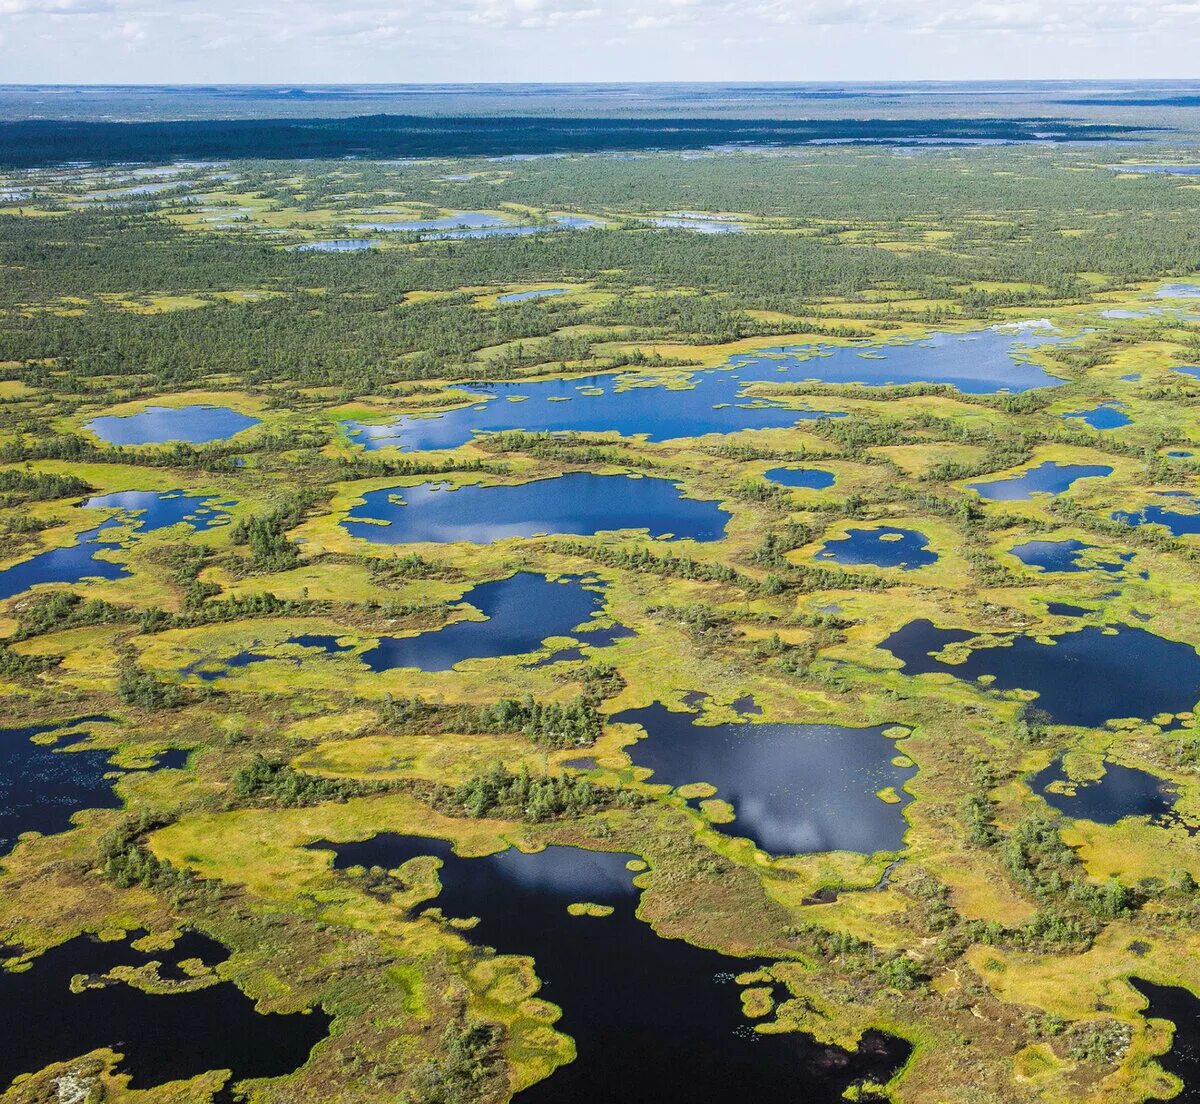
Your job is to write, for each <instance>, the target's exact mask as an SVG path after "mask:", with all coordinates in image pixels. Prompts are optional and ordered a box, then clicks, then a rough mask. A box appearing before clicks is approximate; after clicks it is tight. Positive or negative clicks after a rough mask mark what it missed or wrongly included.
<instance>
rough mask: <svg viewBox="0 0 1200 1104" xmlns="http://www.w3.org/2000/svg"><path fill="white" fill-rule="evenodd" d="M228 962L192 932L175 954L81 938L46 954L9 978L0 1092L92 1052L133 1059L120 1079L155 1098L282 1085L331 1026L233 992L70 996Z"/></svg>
mask: <svg viewBox="0 0 1200 1104" xmlns="http://www.w3.org/2000/svg"><path fill="white" fill-rule="evenodd" d="M228 957H229V955H228V952H227V951H226V950H225V948H224V947H223V946H221V944H219V943H216V942H214V941H213V940H211V939H209V938H207V937H206V936H203V935H200V934H198V933H196V932H185V933H184V934H183V935H182V936H180V938H179V939H178V940H176V942H175V946H174V947H173V948H172V949H170V950H159V951H153V952H147V951H137V950H134V949H133V947H132V946H130V944H129V942H128V941H116V942H101V941H100V940H98V939H94V938H92V937H90V936H86V935H83V936H79V937H77V938H75V939H72V940H70V941H69V942H67V943H63V944H62V945H60V946H58V947H55V948H53V949H52V950H49V951H46V952H45V953H44V954H42V955H40V956H39V957H37V958H35V959H34V960H33V964H32V967H31V968H30V969H29V970H27V971H24V972H22V973H9V972H6V971H3V970H0V1031H2V1032H3V1033H4V1038H5V1040H6V1042H5V1045H4V1047H3V1049H2V1050H0V1089H4V1088H7V1087H8V1085H9V1084H10V1083H11V1081H12V1080H13V1078H14V1077H17V1076H19V1075H20V1074H23V1073H34V1072H37V1071H39V1070H41V1069H44V1068H45V1067H46V1066H48V1065H50V1064H51V1063H55V1062H65V1061H69V1060H70V1059H72V1058H76V1057H79V1056H81V1055H83V1054H86V1053H88V1052H89V1051H92V1050H96V1049H99V1048H101V1047H108V1048H111V1049H113V1050H116V1051H118V1052H120V1053H121V1054H123V1055H124V1057H123V1058H122V1060H121V1061H120V1063H119V1064H118V1069H119V1070H120V1072H122V1073H126V1074H128V1075H129V1076H130V1078H131V1086H130V1087H131V1088H133V1089H148V1088H153V1087H155V1086H157V1085H163V1084H166V1083H167V1082H170V1081H181V1080H184V1079H185V1078H191V1077H195V1076H197V1075H198V1074H201V1073H205V1072H207V1071H208V1070H222V1069H225V1070H232V1071H233V1078H232V1080H233V1081H240V1080H244V1079H249V1078H258V1077H279V1076H282V1075H283V1074H286V1073H291V1072H292V1071H294V1070H296V1069H298V1068H299V1067H300V1066H302V1065H304V1063H305V1062H307V1061H308V1056H309V1053H310V1052H311V1050H312V1048H313V1047H314V1046H316V1044H317V1043H318V1042H320V1041H321V1039H323V1038H324V1037H325V1035H326V1034H327V1032H328V1030H329V1024H330V1017H329V1016H328V1015H326V1014H325V1013H324V1012H322V1011H321V1010H320V1009H317V1010H315V1011H313V1012H310V1013H307V1014H304V1013H296V1014H293V1015H263V1014H261V1013H259V1012H258V1011H256V1009H255V1007H254V1001H252V1000H251V999H250V998H249V997H247V996H246V995H245V994H244V993H243V992H242V991H241V990H240V989H238V988H237V986H235V985H234V984H233V983H231V982H219V983H217V984H215V985H209V986H207V987H206V988H202V989H195V990H193V991H190V992H174V993H164V994H150V993H146V992H144V991H143V990H141V989H137V988H135V987H134V986H132V985H129V984H126V983H125V982H122V981H111V980H109V981H105V982H104V983H103V984H99V985H89V986H88V987H87V988H85V989H84V990H83V991H82V992H78V993H76V992H72V991H71V979H72V978H74V977H76V976H78V975H84V976H87V977H89V978H95V979H99V978H101V977H102V976H103V975H105V974H107V973H109V971H111V970H114V969H116V968H117V967H119V966H130V967H135V968H136V967H144V966H145V965H146V964H147V963H150V962H159V963H161V966H160V968H159V976H160V977H161V978H163V979H166V980H182V979H184V978H186V976H187V975H186V973H185V972H184V971H183V970H182V969H181V965H180V964H181V963H183V962H185V961H186V960H188V959H199V960H200V961H202V962H203V963H204V964H205V965H206V966H209V967H211V966H214V965H216V964H218V963H220V962H222V961H224V960H225V959H226V958H228Z"/></svg>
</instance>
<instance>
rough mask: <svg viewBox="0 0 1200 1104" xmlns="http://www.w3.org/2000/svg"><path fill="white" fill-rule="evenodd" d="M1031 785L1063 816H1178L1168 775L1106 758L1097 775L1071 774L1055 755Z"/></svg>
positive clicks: (1110, 820) (1104, 820)
mask: <svg viewBox="0 0 1200 1104" xmlns="http://www.w3.org/2000/svg"><path fill="white" fill-rule="evenodd" d="M1029 788H1030V789H1031V790H1033V792H1034V793H1036V794H1039V795H1040V796H1041V797H1043V798H1044V799H1045V800H1046V802H1047V803H1048V804H1049V805H1051V806H1052V807H1053V808H1055V809H1057V810H1058V811H1059V812H1060V813H1062V814H1063V816H1068V817H1073V818H1074V819H1076V820H1090V821H1093V822H1095V823H1096V824H1116V823H1117V821H1119V820H1124V819H1125V818H1126V817H1149V818H1150V819H1151V820H1152V821H1155V822H1157V823H1165V822H1169V821H1172V820H1174V819H1175V814H1174V810H1175V802H1176V801H1177V800H1178V795H1177V794H1176V792H1175V789H1174V787H1173V786H1172V785H1171V784H1170V783H1169V782H1167V781H1166V780H1165V779H1162V778H1157V777H1156V776H1155V775H1153V774H1149V773H1148V772H1147V771H1143V770H1137V769H1136V768H1134V767H1123V766H1121V764H1120V763H1111V762H1106V763H1105V764H1104V774H1103V775H1102V776H1101V777H1100V778H1097V779H1092V780H1087V781H1076V780H1074V779H1071V778H1068V777H1067V773H1066V771H1065V769H1064V767H1063V761H1062V760H1061V759H1056V760H1055V761H1054V762H1053V763H1051V764H1050V765H1049V766H1048V767H1044V768H1043V769H1042V770H1040V771H1038V772H1037V774H1035V775H1034V776H1033V777H1032V778H1030V779H1029Z"/></svg>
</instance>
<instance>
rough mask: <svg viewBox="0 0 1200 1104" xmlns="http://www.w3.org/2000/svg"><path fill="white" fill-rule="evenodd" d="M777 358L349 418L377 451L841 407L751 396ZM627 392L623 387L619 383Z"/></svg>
mask: <svg viewBox="0 0 1200 1104" xmlns="http://www.w3.org/2000/svg"><path fill="white" fill-rule="evenodd" d="M779 373H780V369H779V365H778V364H777V362H774V361H772V362H770V363H769V364H767V365H765V366H763V367H762V369H761V370H760V371H753V372H748V371H732V370H729V369H710V370H708V371H700V372H693V373H692V375H691V383H690V386H689V387H687V388H683V389H681V388H668V387H664V386H662V385H661V383H659V382H657V379H656V377H649V378H647V377H643V376H637V375H633V374H629V373H608V374H606V375H598V376H586V377H580V376H575V377H572V378H570V379H548V380H538V381H535V382H533V383H495V384H487V385H478V386H474V385H463V384H459V385H456V387H455V390H458V391H466V392H468V393H471V394H475V395H477V396H478V397H479V402H478V403H477V404H475V405H473V406H467V407H459V408H457V409H455V410H448V411H446V412H445V413H443V414H436V415H432V416H416V415H404V416H402V417H399V418H396V419H394V420H393V421H390V422H381V423H376V424H370V425H369V424H365V423H362V422H355V421H346V422H343V423H342V424H343V425H344V426H345V427H346V430H347V432H348V433H349V435H350V437H351V438H352V439H353V440H355V441H356V442H358V443H360V444H362V445H363V446H364V447H365V448H367V449H369V450H374V449H381V448H393V447H394V448H400V449H414V450H421V449H438V448H457V447H458V446H459V445H463V444H466V443H467V442H468V441H470V440H471V439H472V438H473V437H475V436H476V435H477V434H481V433H500V432H504V431H505V430H514V429H519V430H526V431H528V432H531V433H534V432H536V433H543V432H548V433H619V434H621V435H622V436H625V437H635V436H640V435H645V437H646V439H647V440H650V441H673V440H677V439H679V438H681V437H702V436H704V435H705V434H707V433H737V432H738V431H740V430H743V429H777V428H782V427H790V426H794V425H796V424H797V423H799V422H802V421H810V420H812V419H816V418H836V417H844V416H845V415H843V414H840V413H838V412H828V411H822V410H810V409H806V408H805V407H803V406H799V407H787V406H783V405H781V404H779V403H776V402H770V401H767V400H763V399H751V398H747V397H746V396H745V395H744V394H743V392H744V391H745V389H746V387H747V386H748V385H750V384H752V383H759V382H762V381H764V380H768V381H772V382H786V381H785V380H781V379H780V374H779ZM622 387H623V388H624V390H618V388H622Z"/></svg>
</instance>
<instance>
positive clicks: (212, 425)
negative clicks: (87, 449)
mask: <svg viewBox="0 0 1200 1104" xmlns="http://www.w3.org/2000/svg"><path fill="white" fill-rule="evenodd" d="M258 424H259V419H258V418H251V417H250V416H249V415H248V414H241V413H239V412H238V411H236V410H231V409H230V408H229V407H227V406H207V405H197V406H148V407H146V409H145V410H142V411H139V412H138V413H137V414H126V415H120V416H118V415H106V416H104V417H101V418H93V419H92V420H91V421H90V422H88V423H87V425H86V426H85V427H84V428H85V429H90V430H91V431H92V432H93V433H94V434H96V436H97V437H99V438H100V439H101V440H102V441H107V442H108V443H109V444H110V445H157V444H165V443H166V442H168V441H183V442H185V443H187V444H193V445H200V444H205V443H207V442H209V441H224V440H226V439H227V438H229V437H232V436H233V435H234V434H236V433H241V432H242V431H243V430H245V429H249V428H250V427H251V426H256V425H258Z"/></svg>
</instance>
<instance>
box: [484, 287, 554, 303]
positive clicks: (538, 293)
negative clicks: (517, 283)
mask: <svg viewBox="0 0 1200 1104" xmlns="http://www.w3.org/2000/svg"><path fill="white" fill-rule="evenodd" d="M568 294H570V293H569V291H568V290H567V289H566V288H538V289H537V290H535V291H510V292H509V293H508V294H507V295H497V296H496V302H497V303H525V302H528V301H529V300H530V299H552V298H553V297H554V296H556V295H568Z"/></svg>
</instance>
